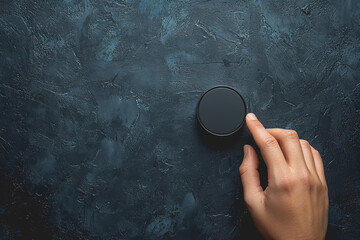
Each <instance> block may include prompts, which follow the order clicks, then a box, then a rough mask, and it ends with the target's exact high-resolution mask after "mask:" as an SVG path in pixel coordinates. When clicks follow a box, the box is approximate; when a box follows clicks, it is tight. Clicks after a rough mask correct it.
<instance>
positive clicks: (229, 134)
mask: <svg viewBox="0 0 360 240" xmlns="http://www.w3.org/2000/svg"><path fill="white" fill-rule="evenodd" d="M216 88H228V89H230V90H232V91H234V92H235V93H237V94H238V95H239V96H240V98H241V100H242V102H243V104H244V110H245V115H244V118H243V119H242V122H241V123H240V125H239V127H237V128H236V129H235V130H234V131H232V132H230V133H226V134H219V133H215V132H212V131H210V130H209V129H207V128H206V127H205V126H204V124H203V123H202V122H201V120H200V116H199V106H200V103H201V101H202V99H203V97H204V96H205V95H206V94H207V93H208V92H210V91H212V90H214V89H216ZM246 114H247V107H246V102H245V99H244V97H243V96H242V95H241V94H240V93H239V92H238V91H237V90H236V89H234V88H233V87H230V86H227V85H218V86H215V87H212V88H210V89H208V90H207V91H205V92H204V93H203V94H202V95H201V97H200V100H199V101H198V103H197V107H196V118H197V121H198V123H199V124H200V126H201V127H202V129H204V130H205V131H206V132H207V133H209V134H211V135H214V136H216V137H228V136H231V135H233V134H235V133H236V132H238V131H239V130H240V129H241V128H242V126H243V125H244V122H245V118H246Z"/></svg>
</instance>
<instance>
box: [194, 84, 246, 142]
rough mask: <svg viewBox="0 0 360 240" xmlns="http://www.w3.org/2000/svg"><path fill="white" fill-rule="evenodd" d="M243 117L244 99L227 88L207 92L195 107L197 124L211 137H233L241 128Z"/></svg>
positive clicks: (216, 88) (236, 92) (217, 88)
mask: <svg viewBox="0 0 360 240" xmlns="http://www.w3.org/2000/svg"><path fill="white" fill-rule="evenodd" d="M245 116H246V104H245V100H244V98H243V97H242V96H241V95H240V93H239V92H238V91H236V90H235V89H233V88H231V87H228V86H217V87H213V88H211V89H209V90H207V91H206V92H205V93H204V94H203V95H202V96H201V98H200V101H199V103H198V106H197V119H198V122H199V124H200V125H201V127H202V128H203V129H204V130H205V131H206V132H208V133H210V134H211V135H213V136H218V137H225V136H230V135H233V134H234V133H236V132H237V131H238V130H239V129H240V128H241V127H242V125H243V123H244V121H245Z"/></svg>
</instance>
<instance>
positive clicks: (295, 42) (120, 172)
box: [0, 0, 360, 239]
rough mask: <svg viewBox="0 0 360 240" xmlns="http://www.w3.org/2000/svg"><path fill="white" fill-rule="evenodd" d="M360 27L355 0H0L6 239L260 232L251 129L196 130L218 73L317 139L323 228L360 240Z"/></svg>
mask: <svg viewBox="0 0 360 240" xmlns="http://www.w3.org/2000/svg"><path fill="white" fill-rule="evenodd" d="M359 26H360V2H359V1H356V0H337V1H335V0H332V1H330V0H312V1H311V0H309V1H305V0H274V1H256V0H251V1H250V0H248V1H245V0H239V1H190V0H181V1H175V0H173V1H170V0H141V1H139V0H117V1H115V0H103V1H100V0H94V1H80V0H74V1H72V0H64V1H52V0H41V1H40V0H32V1H24V0H14V1H7V0H0V81H1V82H0V114H1V117H0V137H1V138H0V147H1V149H0V155H1V161H0V168H1V169H0V170H1V172H0V176H1V178H0V180H1V181H0V187H1V188H0V239H261V238H260V237H259V235H258V233H257V231H256V230H255V228H254V225H253V223H252V222H251V218H250V216H249V213H248V211H247V209H246V207H245V205H244V202H243V200H242V188H241V182H240V179H239V176H238V166H239V165H240V163H241V159H242V155H243V152H242V144H243V142H245V141H244V140H241V139H240V140H239V141H238V142H236V143H235V144H234V145H232V146H230V147H228V148H226V149H214V148H212V147H211V146H208V145H206V144H204V142H203V141H202V140H201V138H199V135H198V131H197V128H196V122H195V117H194V116H195V115H194V113H195V107H196V103H197V101H198V99H199V97H200V95H201V93H202V92H204V91H205V90H206V89H208V88H210V87H212V86H214V85H218V84H226V85H230V86H233V87H235V88H236V89H238V90H239V91H240V92H241V93H242V94H243V95H244V97H245V98H246V100H247V103H248V107H249V109H250V111H253V112H255V113H256V114H257V115H258V117H259V118H260V120H262V121H263V122H264V125H265V126H266V127H282V128H291V129H295V130H297V131H298V133H299V135H300V137H301V138H304V139H307V140H309V141H310V143H311V144H312V145H313V146H314V147H315V148H317V149H318V150H319V151H320V153H321V154H322V156H323V159H324V165H325V171H326V177H327V181H328V185H329V197H330V213H329V234H328V239H360V178H359V172H360V161H359V160H360V148H359V146H360V140H359V128H360V84H359V80H360V79H359V78H360V74H359V73H360V27H359ZM261 175H262V178H263V180H264V179H266V169H265V167H264V166H263V165H262V166H261ZM263 183H264V182H263ZM264 184H266V182H265V183H264Z"/></svg>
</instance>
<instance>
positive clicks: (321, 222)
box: [239, 113, 329, 240]
mask: <svg viewBox="0 0 360 240" xmlns="http://www.w3.org/2000/svg"><path fill="white" fill-rule="evenodd" d="M246 124H247V126H248V129H249V130H250V132H251V134H252V136H253V138H254V140H255V142H256V144H257V146H258V147H259V148H260V151H261V155H262V157H263V159H264V161H265V164H266V166H267V169H268V186H267V187H266V189H265V190H263V189H262V187H261V186H260V178H259V172H258V170H257V169H258V167H259V160H258V157H257V155H256V152H255V150H254V149H253V148H252V147H251V146H249V145H245V146H244V159H243V162H242V164H241V166H240V168H239V172H240V176H241V181H242V184H243V189H244V200H245V203H246V205H247V207H248V209H249V212H250V214H251V216H252V218H253V220H254V223H255V225H256V227H257V228H258V230H259V231H260V233H261V234H262V235H263V236H264V237H265V238H266V239H274V240H282V239H286V240H289V239H292V240H295V239H302V240H320V239H324V238H325V234H326V229H327V224H328V209H329V200H328V190H327V185H326V180H325V175H324V166H323V163H322V159H321V157H320V154H319V152H318V151H316V150H315V149H314V148H313V147H312V146H311V145H310V144H309V143H308V142H307V141H305V140H302V139H300V140H299V138H298V135H297V133H296V132H295V131H293V130H286V129H265V128H264V127H263V125H262V124H261V123H260V122H259V121H258V120H257V118H256V117H255V115H254V114H251V113H250V114H248V115H247V116H246Z"/></svg>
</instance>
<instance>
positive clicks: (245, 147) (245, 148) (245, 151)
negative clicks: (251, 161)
mask: <svg viewBox="0 0 360 240" xmlns="http://www.w3.org/2000/svg"><path fill="white" fill-rule="evenodd" d="M248 152H249V145H247V144H245V145H244V157H245V156H246V155H247V153H248Z"/></svg>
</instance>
